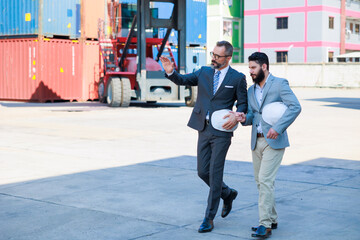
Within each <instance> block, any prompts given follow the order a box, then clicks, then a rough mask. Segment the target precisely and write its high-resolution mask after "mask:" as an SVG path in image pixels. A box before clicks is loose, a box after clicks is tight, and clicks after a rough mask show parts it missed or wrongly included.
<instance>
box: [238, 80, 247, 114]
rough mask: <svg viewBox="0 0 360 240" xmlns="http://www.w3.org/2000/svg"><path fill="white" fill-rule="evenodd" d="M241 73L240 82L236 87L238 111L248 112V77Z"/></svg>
mask: <svg viewBox="0 0 360 240" xmlns="http://www.w3.org/2000/svg"><path fill="white" fill-rule="evenodd" d="M239 75H240V76H239V78H240V79H239V84H238V85H237V89H236V98H237V99H236V108H237V109H236V111H237V112H243V113H246V112H247V110H248V102H247V84H246V78H245V75H244V74H239Z"/></svg>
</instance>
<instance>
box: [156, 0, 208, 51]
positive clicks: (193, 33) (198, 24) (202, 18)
mask: <svg viewBox="0 0 360 240" xmlns="http://www.w3.org/2000/svg"><path fill="white" fill-rule="evenodd" d="M154 8H157V9H158V16H159V18H162V19H169V18H170V16H171V13H172V9H173V4H171V3H162V2H155V3H154ZM186 9H187V11H186V46H191V45H199V46H205V45H206V22H207V5H206V0H187V1H186ZM165 34H166V29H159V37H160V38H163V37H164V36H165ZM169 42H170V43H173V44H178V33H177V31H175V30H172V32H171V34H170V36H169Z"/></svg>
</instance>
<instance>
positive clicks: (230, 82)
mask: <svg viewBox="0 0 360 240" xmlns="http://www.w3.org/2000/svg"><path fill="white" fill-rule="evenodd" d="M214 72H215V70H214V69H212V68H211V67H202V68H201V69H199V70H198V71H196V72H194V73H190V74H186V75H181V74H179V73H177V72H176V71H174V73H173V74H172V75H170V76H168V75H167V74H165V76H166V77H167V78H168V79H170V80H171V81H173V82H174V83H175V84H177V85H187V86H198V96H197V100H196V103H195V106H194V109H193V112H192V114H191V117H190V120H189V123H188V126H189V127H191V128H193V129H195V130H198V131H203V130H204V128H205V118H206V114H207V112H208V111H209V114H210V119H211V115H212V113H213V112H214V111H216V110H220V109H230V110H232V108H233V106H234V103H235V101H236V107H237V110H236V111H237V112H244V113H246V112H247V88H246V79H245V75H244V74H242V73H239V72H238V71H236V70H234V69H232V68H231V67H229V70H228V72H227V74H226V76H225V78H224V81H223V82H222V84H221V85H220V87H219V88H218V90H217V91H216V93H215V95H213V77H214ZM210 129H211V131H212V133H213V134H214V135H215V136H222V137H231V136H232V135H233V133H232V132H223V131H219V130H216V129H214V128H213V127H212V125H211V124H210Z"/></svg>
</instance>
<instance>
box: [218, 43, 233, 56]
mask: <svg viewBox="0 0 360 240" xmlns="http://www.w3.org/2000/svg"><path fill="white" fill-rule="evenodd" d="M216 46H218V47H225V54H226V56H232V55H233V46H232V45H231V43H229V42H228V41H218V42H217V43H216Z"/></svg>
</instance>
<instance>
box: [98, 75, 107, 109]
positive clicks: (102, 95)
mask: <svg viewBox="0 0 360 240" xmlns="http://www.w3.org/2000/svg"><path fill="white" fill-rule="evenodd" d="M98 95H99V102H101V103H106V97H105V85H104V78H100V81H99V84H98Z"/></svg>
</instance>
